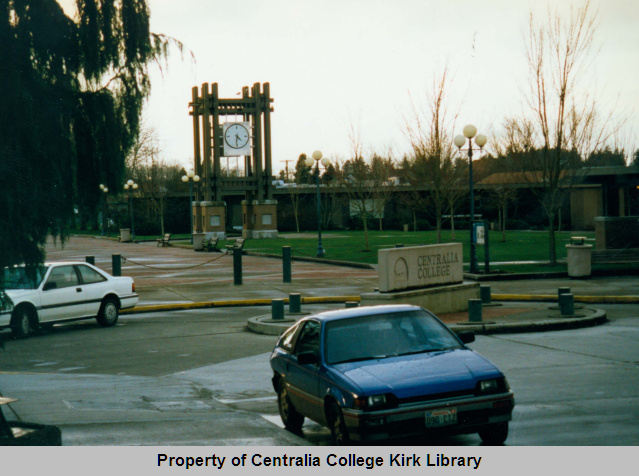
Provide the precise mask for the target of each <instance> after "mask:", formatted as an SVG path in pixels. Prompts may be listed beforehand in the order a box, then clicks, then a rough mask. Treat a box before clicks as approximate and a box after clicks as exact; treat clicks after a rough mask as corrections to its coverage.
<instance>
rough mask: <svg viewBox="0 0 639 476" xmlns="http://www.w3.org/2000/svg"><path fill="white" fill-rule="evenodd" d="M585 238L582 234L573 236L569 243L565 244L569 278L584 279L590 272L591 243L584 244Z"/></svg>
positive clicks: (588, 276)
mask: <svg viewBox="0 0 639 476" xmlns="http://www.w3.org/2000/svg"><path fill="white" fill-rule="evenodd" d="M585 240H586V239H585V238H584V237H582V236H573V237H571V238H570V244H569V245H566V251H567V255H568V256H567V258H568V276H569V277H570V278H577V279H579V278H581V279H585V278H590V276H591V274H592V265H591V259H592V245H587V244H585Z"/></svg>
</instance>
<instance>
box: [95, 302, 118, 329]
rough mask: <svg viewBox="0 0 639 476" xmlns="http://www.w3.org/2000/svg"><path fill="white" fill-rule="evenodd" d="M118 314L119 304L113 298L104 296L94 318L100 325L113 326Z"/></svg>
mask: <svg viewBox="0 0 639 476" xmlns="http://www.w3.org/2000/svg"><path fill="white" fill-rule="evenodd" d="M119 314H120V306H119V305H118V301H117V300H115V299H113V298H106V299H105V300H104V301H102V305H101V306H100V311H99V312H98V317H97V318H96V320H97V321H98V324H99V325H101V326H102V327H113V326H115V325H116V324H117V322H118V317H119Z"/></svg>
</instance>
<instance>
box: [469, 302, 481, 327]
mask: <svg viewBox="0 0 639 476" xmlns="http://www.w3.org/2000/svg"><path fill="white" fill-rule="evenodd" d="M468 320H469V321H470V322H481V321H482V315H481V299H469V300H468Z"/></svg>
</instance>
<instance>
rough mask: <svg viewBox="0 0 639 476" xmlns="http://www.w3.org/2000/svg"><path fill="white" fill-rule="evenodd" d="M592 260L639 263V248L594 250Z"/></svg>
mask: <svg viewBox="0 0 639 476" xmlns="http://www.w3.org/2000/svg"><path fill="white" fill-rule="evenodd" d="M590 259H591V262H592V263H593V264H595V263H639V248H621V249H610V250H592V254H591V258H590Z"/></svg>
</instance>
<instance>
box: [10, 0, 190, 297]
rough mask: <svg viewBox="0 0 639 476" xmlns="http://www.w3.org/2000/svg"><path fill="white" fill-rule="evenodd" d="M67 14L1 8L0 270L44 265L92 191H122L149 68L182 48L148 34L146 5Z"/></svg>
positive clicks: (89, 6)
mask: <svg viewBox="0 0 639 476" xmlns="http://www.w3.org/2000/svg"><path fill="white" fill-rule="evenodd" d="M69 3H70V2H69ZM75 6H76V14H75V16H74V18H70V17H69V16H67V15H66V14H65V12H64V11H63V10H62V8H61V7H60V5H59V4H58V3H57V1H56V0H0V15H1V18H0V91H1V92H2V93H1V94H0V266H7V265H12V264H16V263H22V262H24V263H34V264H35V263H40V262H42V261H43V260H44V257H45V256H44V244H45V242H46V239H47V237H48V236H53V237H54V238H56V239H59V240H64V239H65V235H66V230H67V229H68V226H69V224H70V222H71V219H72V218H73V215H74V209H75V208H76V207H79V208H84V209H86V210H95V209H96V207H97V205H98V202H99V200H100V193H101V191H100V189H99V184H100V183H104V184H105V185H107V186H108V187H109V189H111V190H119V189H120V185H121V178H122V173H123V169H124V163H125V157H126V154H127V152H128V151H129V149H130V148H131V146H132V145H133V143H134V142H135V139H136V137H137V135H138V131H139V125H140V115H141V111H142V106H143V101H144V99H145V98H146V97H148V94H149V92H150V81H149V75H148V68H149V67H150V66H151V65H153V64H154V63H158V62H160V61H161V60H163V59H165V58H166V57H167V55H168V50H169V48H170V46H171V44H176V45H177V46H178V47H179V46H180V44H179V43H178V42H176V41H174V40H172V39H170V38H167V37H165V36H163V35H158V34H154V33H151V32H150V31H149V16H150V11H149V7H148V5H147V1H145V0H76V2H75ZM1 280H2V273H0V289H2V282H1Z"/></svg>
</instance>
